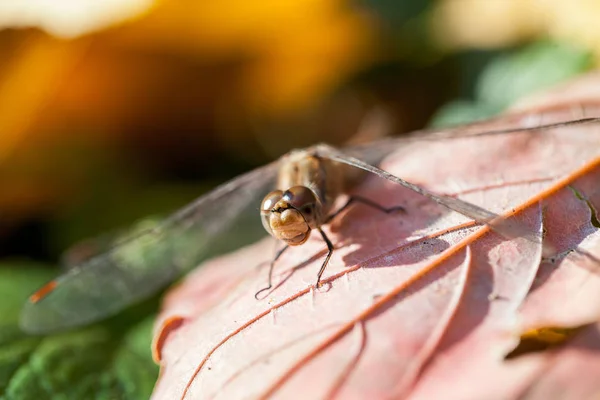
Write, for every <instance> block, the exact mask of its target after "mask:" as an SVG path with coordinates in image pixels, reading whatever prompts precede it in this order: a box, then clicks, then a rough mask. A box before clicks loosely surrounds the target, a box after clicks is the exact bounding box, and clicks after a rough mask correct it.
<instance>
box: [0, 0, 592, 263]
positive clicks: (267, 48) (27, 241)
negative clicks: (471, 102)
mask: <svg viewBox="0 0 600 400" xmlns="http://www.w3.org/2000/svg"><path fill="white" fill-rule="evenodd" d="M586 7H589V8H588V9H586ZM594 7H595V6H594V5H593V4H592V3H589V4H587V3H586V5H585V6H580V7H571V6H568V5H565V4H563V3H560V2H558V1H545V2H542V1H541V0H537V1H534V0H530V1H511V0H506V1H502V2H483V1H481V2H465V1H462V2H461V1H450V0H444V1H433V0H432V1H416V0H415V1H404V2H394V1H391V0H362V1H354V2H352V1H343V0H298V1H294V2H282V1H273V0H266V1H261V2H248V1H242V0H225V1H222V2H198V1H191V0H179V1H173V0H157V1H151V0H111V1H105V2H93V1H91V0H80V1H77V2H76V1H70V0H65V1H62V2H60V3H59V2H52V1H38V2H33V1H31V2H28V1H25V0H23V1H14V0H0V29H1V30H0V188H1V190H0V257H9V256H11V257H14V256H17V257H28V258H34V259H39V260H45V261H50V260H51V261H55V260H56V259H57V258H58V256H59V254H60V252H61V251H62V250H64V249H65V248H66V247H67V246H68V245H69V244H71V243H73V242H75V241H77V240H81V239H83V238H86V237H89V236H93V235H96V234H99V233H101V232H103V231H105V230H110V229H114V228H116V227H122V226H126V225H127V224H128V223H130V222H131V221H133V220H134V219H136V218H140V217H143V216H145V215H147V214H152V213H163V212H166V211H168V210H170V209H173V208H176V207H179V206H181V205H183V204H185V203H186V202H187V201H190V200H192V199H193V198H194V197H196V196H198V195H199V194H201V193H202V192H203V191H205V190H208V189H209V188H211V187H212V186H214V185H215V184H217V183H219V182H221V181H223V180H225V179H228V178H231V177H234V176H236V175H237V174H239V173H241V172H243V171H245V170H248V169H251V168H253V167H256V166H258V165H260V164H262V163H265V162H267V161H269V160H271V159H273V158H275V157H277V156H278V155H280V154H282V153H284V152H286V151H288V150H289V149H291V148H293V147H304V146H307V145H310V144H313V143H315V142H320V141H323V142H329V143H332V144H342V143H344V142H346V141H348V140H349V139H350V138H351V137H352V136H353V135H354V134H355V133H356V132H357V131H359V128H360V127H361V126H364V124H363V123H364V121H366V120H368V117H369V116H371V115H373V113H374V112H379V113H380V114H382V115H385V116H386V119H385V121H387V122H386V125H385V129H384V130H385V131H390V132H391V133H393V134H399V133H401V132H406V131H410V130H413V129H417V128H421V127H423V126H425V125H426V124H427V122H428V121H429V119H430V118H431V116H432V115H433V114H434V112H436V110H437V109H438V108H439V107H440V106H441V105H442V104H444V103H446V102H447V101H449V100H450V99H453V98H456V97H461V96H470V95H471V94H472V93H473V91H474V90H475V89H474V87H475V86H476V84H475V80H476V77H477V75H478V73H479V71H481V70H482V68H483V66H484V65H485V63H486V62H487V60H489V59H491V58H492V57H493V56H496V55H497V54H501V53H502V52H504V51H506V49H510V48H512V47H514V46H520V45H523V44H526V43H529V42H534V41H536V40H539V39H540V38H543V39H547V38H550V39H552V40H554V39H565V38H566V39H567V40H569V41H571V42H574V43H578V45H579V46H581V47H582V48H584V49H586V51H589V52H590V53H592V54H595V50H596V46H597V43H600V40H598V38H600V35H598V36H595V35H596V34H597V33H598V32H596V31H595V30H594V29H591V28H589V29H587V30H586V29H585V21H586V18H587V19H589V15H591V14H593V13H595V10H594ZM592 22H593V21H592ZM365 118H367V119H365ZM361 124H363V125H361Z"/></svg>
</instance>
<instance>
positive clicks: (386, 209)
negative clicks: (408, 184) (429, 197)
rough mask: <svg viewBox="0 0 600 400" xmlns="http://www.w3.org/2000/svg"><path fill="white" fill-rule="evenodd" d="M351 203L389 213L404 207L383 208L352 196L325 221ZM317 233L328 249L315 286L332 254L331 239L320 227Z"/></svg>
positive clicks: (327, 221)
mask: <svg viewBox="0 0 600 400" xmlns="http://www.w3.org/2000/svg"><path fill="white" fill-rule="evenodd" d="M352 203H362V204H365V205H367V206H369V207H373V208H376V209H377V210H379V211H381V212H384V213H386V214H390V213H393V212H404V211H405V209H404V207H402V206H395V207H390V208H385V207H383V206H381V205H380V204H377V203H375V202H374V201H372V200H369V199H367V198H365V197H360V196H352V197H350V198H349V199H348V201H347V202H346V204H344V205H343V206H342V207H341V208H340V209H339V210H337V211H336V212H334V213H333V214H331V215H330V216H329V217H327V219H326V220H325V223H329V222H330V221H331V220H332V219H334V218H335V217H337V216H338V215H339V214H340V213H341V212H342V211H344V210H345V209H346V208H348V207H350V205H351V204H352ZM319 233H321V236H322V237H323V240H324V241H325V243H327V249H328V250H329V252H328V253H327V257H326V258H325V261H324V262H323V265H321V269H320V270H319V273H318V274H317V283H316V284H315V286H316V287H317V288H318V287H319V286H320V284H321V276H322V275H323V272H325V268H326V267H327V264H328V263H329V259H330V258H331V255H332V254H333V244H331V241H330V240H329V238H328V237H327V235H325V232H323V230H322V229H321V228H319Z"/></svg>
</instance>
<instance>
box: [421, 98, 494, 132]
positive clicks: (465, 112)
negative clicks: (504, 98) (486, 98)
mask: <svg viewBox="0 0 600 400" xmlns="http://www.w3.org/2000/svg"><path fill="white" fill-rule="evenodd" d="M499 111H500V110H498V109H497V108H494V107H490V106H488V105H486V104H485V103H476V102H473V101H464V100H454V101H451V102H450V103H447V104H444V105H443V106H442V108H440V109H439V110H438V111H437V112H436V113H435V115H434V116H433V118H432V119H431V121H430V122H429V126H430V127H432V128H442V127H449V126H455V125H461V124H466V123H469V122H473V121H477V120H481V119H485V118H489V117H491V116H493V115H495V114H497V113H498V112H499Z"/></svg>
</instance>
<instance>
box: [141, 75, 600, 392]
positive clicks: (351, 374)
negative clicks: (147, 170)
mask: <svg viewBox="0 0 600 400" xmlns="http://www.w3.org/2000/svg"><path fill="white" fill-rule="evenodd" d="M596 85H598V83H597V82H596ZM575 97H576V96H575ZM578 106H580V107H577V108H576V109H577V112H582V113H583V115H584V116H586V117H590V116H597V115H599V114H600V109H598V108H597V107H596V106H594V105H593V103H591V102H590V103H588V104H587V105H585V104H583V105H581V104H578ZM573 109H574V107H573V106H572V105H569V106H567V107H564V106H563V107H555V108H550V107H548V108H544V109H537V110H529V111H528V112H525V113H518V114H517V113H515V114H512V115H507V116H505V117H503V118H499V119H496V120H492V121H487V122H484V123H480V124H477V125H472V126H469V127H466V128H465V129H463V130H460V131H457V132H461V133H470V132H472V133H475V132H485V131H491V130H499V129H507V128H515V127H523V128H525V127H531V126H537V125H539V124H540V121H543V123H545V124H548V123H552V122H557V121H565V120H569V119H573V118H574V114H573ZM578 116H580V115H579V114H578ZM598 126H599V124H598V123H588V124H585V125H583V124H582V125H572V126H569V127H562V128H556V129H551V130H544V131H534V132H532V131H523V132H520V133H519V132H516V133H515V132H513V133H510V134H502V135H489V136H472V137H462V138H454V139H447V140H438V141H422V142H421V141H420V142H412V143H409V144H405V145H404V146H402V147H400V146H399V147H398V148H397V150H396V151H395V152H394V153H393V154H392V155H391V156H389V157H388V158H387V159H386V160H384V162H383V164H382V168H383V169H385V170H388V171H390V172H391V173H393V174H395V175H397V176H401V177H403V178H405V179H407V180H409V181H411V182H414V183H417V184H420V185H423V186H425V187H427V188H428V189H430V190H432V191H435V192H438V193H444V194H449V195H455V196H458V197H460V198H461V199H465V200H468V201H470V202H473V203H476V204H478V205H481V206H483V207H485V208H487V209H489V210H490V211H493V212H496V213H501V214H505V215H506V216H510V217H511V218H515V219H517V220H519V221H520V222H521V223H522V224H525V225H527V226H529V227H530V229H531V230H532V231H534V232H537V233H540V234H541V233H542V232H543V233H544V234H545V239H544V241H545V244H546V245H549V246H550V247H552V248H553V249H554V250H555V251H556V254H555V255H553V256H552V257H549V258H543V257H542V245H541V244H540V243H536V242H534V241H530V240H527V239H525V238H519V239H513V240H507V239H505V238H503V237H501V236H499V235H497V234H495V233H493V232H491V231H490V230H489V229H488V228H487V227H478V226H473V224H472V223H471V222H470V221H468V220H467V219H466V218H465V217H462V216H461V215H458V214H456V213H449V212H448V211H447V210H445V209H443V208H440V207H439V206H438V205H436V204H434V203H432V202H430V201H429V200H427V199H425V198H423V197H421V196H419V195H417V194H415V193H412V192H410V191H408V190H406V189H403V188H399V187H396V186H394V185H392V184H389V183H387V182H384V181H383V180H381V179H379V178H377V177H370V178H368V179H367V180H366V181H365V182H364V183H363V184H362V185H361V186H359V187H358V188H357V189H356V193H359V194H361V195H362V196H366V197H369V198H371V199H373V200H375V201H377V202H378V203H380V204H382V205H384V206H394V205H401V206H403V207H405V209H406V213H405V214H403V215H394V216H390V215H386V214H383V213H380V212H378V211H376V210H371V209H369V208H365V207H361V206H356V207H354V208H352V209H350V210H349V211H348V212H346V213H344V214H343V215H341V216H340V217H339V218H338V219H336V220H334V222H333V223H332V224H331V226H330V227H328V228H327V232H328V234H330V237H331V238H332V240H333V243H334V245H335V247H336V250H335V252H334V254H333V257H332V260H331V263H330V265H329V267H328V268H327V270H326V272H325V274H324V282H326V285H325V286H324V287H323V288H321V289H319V290H315V289H313V288H312V285H313V283H314V281H315V276H316V272H317V270H318V269H319V267H320V265H321V263H322V261H323V257H324V254H325V251H324V248H325V245H324V243H323V242H322V241H321V239H320V238H319V237H318V235H315V236H314V237H313V238H311V239H310V240H309V241H308V242H307V243H305V244H304V245H302V246H300V247H298V248H293V249H291V250H289V251H288V252H286V253H285V254H284V255H283V256H282V258H281V259H280V260H279V261H278V263H277V264H276V272H275V283H276V284H275V288H274V289H273V290H272V291H271V292H270V293H269V294H268V295H267V297H266V298H265V299H263V300H260V301H256V300H255V299H254V293H255V292H256V291H257V290H259V289H261V288H262V287H264V286H265V283H266V278H267V276H266V274H267V268H265V267H266V266H268V262H269V261H270V259H271V252H272V250H271V249H272V248H273V244H272V242H271V241H266V240H265V241H263V242H260V243H257V244H256V245H253V246H250V247H247V248H244V249H240V250H239V251H238V252H236V253H233V254H230V255H227V256H224V257H221V258H218V259H215V260H212V261H209V262H207V263H206V264H205V265H204V266H203V267H202V268H200V269H198V270H197V271H195V272H194V273H192V274H191V275H189V276H188V277H187V279H186V280H185V281H184V282H183V283H182V284H181V285H180V286H178V287H177V288H176V289H174V290H173V291H172V292H171V293H170V294H169V296H168V297H167V299H166V301H165V309H164V311H163V313H162V316H161V318H160V321H163V322H162V323H159V324H158V328H157V335H156V337H155V346H156V348H155V354H156V356H157V357H156V358H157V359H159V360H160V362H161V366H162V373H161V378H160V380H159V382H158V384H157V386H156V388H155V391H154V395H153V396H154V398H155V399H172V398H181V397H185V398H189V399H191V398H194V399H200V398H202V399H204V398H227V399H233V398H267V397H276V398H286V399H289V398H343V399H363V398H410V399H421V398H423V399H431V398H460V399H467V398H486V399H496V398H497V399H511V398H518V397H520V396H523V395H529V396H531V397H533V398H537V397H539V398H547V397H543V395H547V394H548V393H553V392H552V390H555V389H556V388H557V387H558V388H560V389H561V390H563V391H564V393H567V394H568V396H567V397H566V398H581V397H577V396H578V395H579V394H582V393H584V394H590V393H593V392H594V391H596V392H597V391H599V390H600V384H598V383H597V382H598V381H599V380H598V378H599V377H600V373H599V372H598V371H600V369H598V368H597V365H598V364H599V363H600V357H599V356H598V354H599V353H598V352H597V351H596V352H594V351H582V350H586V349H587V350H593V349H594V348H595V349H597V348H598V336H597V335H598V333H597V332H598V328H597V326H596V325H590V326H589V327H588V328H586V329H584V330H583V331H582V332H581V333H580V334H579V335H577V336H576V337H575V339H573V340H572V341H568V342H567V344H566V345H564V346H563V347H560V348H558V349H556V350H552V351H549V352H546V353H542V354H528V355H524V356H521V357H517V358H516V359H513V360H509V361H507V360H505V356H506V355H507V354H508V353H509V352H510V351H511V350H512V349H513V348H514V347H515V346H516V344H517V343H518V340H519V337H520V334H521V333H523V332H526V331H528V330H531V329H536V328H543V327H548V326H552V327H557V328H561V327H566V328H568V327H575V326H581V325H584V324H588V323H590V322H594V321H597V320H599V319H600V288H599V285H600V277H599V275H598V271H600V233H599V232H598V226H597V221H598V211H597V210H598V209H599V208H600V188H598V185H597V182H598V181H599V180H600V134H599V133H598ZM257 219H258V217H257ZM265 263H266V264H265ZM261 264H262V265H261ZM259 266H260V268H259ZM586 346H587V347H586ZM578 351H579V353H578ZM563 360H565V362H567V363H568V365H572V366H574V367H577V368H579V369H581V368H583V366H585V367H586V368H587V369H588V370H587V372H586V373H585V374H577V373H575V372H574V371H575V370H574V369H568V368H565V367H564V366H563V364H562V362H563ZM592 366H596V368H595V369H593V370H592V369H590V368H591V367H592ZM594 371H595V372H594ZM548 374H551V375H552V376H555V377H556V378H557V379H558V380H557V379H555V380H550V379H548V378H547V376H548ZM576 388H582V389H576ZM536 396H537V397H536Z"/></svg>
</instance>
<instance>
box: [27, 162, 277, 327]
mask: <svg viewBox="0 0 600 400" xmlns="http://www.w3.org/2000/svg"><path fill="white" fill-rule="evenodd" d="M277 169H278V164H277V162H273V163H271V164H268V165H266V166H264V167H261V168H258V169H255V170H253V171H251V172H249V173H247V174H245V175H242V176H240V177H238V178H236V179H234V180H232V181H229V182H227V183H225V184H223V185H221V186H219V187H218V188H216V189H215V190H213V191H211V192H209V193H207V194H205V195H203V196H201V197H199V198H198V199H196V200H195V201H194V202H192V203H190V204H189V205H187V206H186V207H184V208H182V209H181V210H179V211H177V212H175V213H174V214H173V215H172V216H170V217H169V218H167V219H165V220H163V221H162V222H149V223H148V224H149V225H150V226H147V227H145V228H143V229H141V228H140V227H139V226H138V227H137V228H136V229H135V231H137V233H133V234H131V235H130V236H129V237H128V238H126V239H124V240H123V241H120V242H119V243H118V244H117V245H115V246H114V247H112V248H111V249H109V250H108V251H106V252H105V253H103V254H100V255H97V256H93V257H91V258H89V259H87V260H85V261H84V262H83V263H82V264H81V265H78V266H76V267H73V268H72V269H70V270H69V271H68V272H67V273H65V274H64V275H61V276H59V277H58V278H57V279H55V280H53V281H51V282H49V283H48V284H47V285H45V286H44V287H43V288H41V289H40V290H39V291H38V292H36V293H34V294H33V295H32V296H31V297H30V300H29V302H27V303H26V304H25V306H24V307H23V310H22V313H21V328H22V329H23V330H24V331H26V332H30V333H43V332H51V331H56V330H61V329H65V328H70V327H74V326H78V325H83V324H86V323H89V322H93V321H97V320H99V319H102V318H105V317H107V316H110V315H112V314H115V313H117V312H118V311H120V310H121V309H123V308H124V307H126V306H128V305H130V304H132V303H134V302H137V301H139V300H142V299H144V298H146V297H148V296H150V295H151V294H153V293H154V292H156V291H157V290H159V289H160V288H162V287H163V286H165V285H166V284H168V283H170V282H171V281H173V280H174V279H176V278H177V277H179V276H180V275H181V274H182V273H183V272H185V271H187V270H189V269H191V268H193V267H195V266H196V265H197V264H198V263H199V262H200V261H201V260H203V259H204V258H207V257H208V256H210V255H211V254H212V255H214V254H216V253H219V252H222V251H225V250H228V249H232V248H236V247H239V246H241V245H242V243H241V241H245V242H250V241H252V240H255V239H257V238H258V237H260V236H259V235H264V234H265V232H264V229H263V228H262V225H261V224H260V223H258V216H257V210H258V204H260V200H258V199H259V198H260V197H261V196H263V195H264V194H265V192H267V191H269V190H272V187H273V185H274V181H275V178H276V174H277ZM251 211H254V212H253V213H252V212H251ZM232 223H235V226H236V229H235V230H231V232H229V231H228V229H227V228H228V227H229V226H231V225H232ZM232 235H235V236H232ZM240 239H241V240H240Z"/></svg>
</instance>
